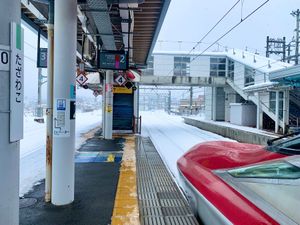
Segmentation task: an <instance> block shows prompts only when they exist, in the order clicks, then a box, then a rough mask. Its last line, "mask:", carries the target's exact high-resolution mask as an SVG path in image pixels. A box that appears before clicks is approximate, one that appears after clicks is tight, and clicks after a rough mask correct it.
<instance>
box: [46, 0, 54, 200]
mask: <svg viewBox="0 0 300 225" xmlns="http://www.w3.org/2000/svg"><path fill="white" fill-rule="evenodd" d="M53 60H54V0H50V1H49V19H48V63H47V69H48V71H47V72H48V74H47V110H46V115H47V128H46V179H45V201H46V202H50V201H51V185H52V138H53V135H52V132H53V130H52V126H53V123H52V121H53V63H54V61H53Z"/></svg>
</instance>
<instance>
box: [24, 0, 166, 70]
mask: <svg viewBox="0 0 300 225" xmlns="http://www.w3.org/2000/svg"><path fill="white" fill-rule="evenodd" d="M170 1H171V0H118V1H116V0H78V1H77V2H78V12H80V14H81V16H82V15H83V16H85V17H86V18H87V23H86V26H83V24H82V20H81V19H80V18H81V17H80V15H79V16H78V19H77V41H78V51H79V52H81V51H80V50H81V49H80V48H81V46H82V44H83V38H82V37H83V35H82V34H83V33H86V32H88V33H89V34H91V35H90V37H92V38H93V40H94V42H95V44H96V39H97V37H100V38H99V39H98V43H100V45H102V48H103V49H106V50H120V49H125V50H126V51H128V49H129V51H130V59H129V61H130V63H131V64H134V65H136V66H137V67H142V66H145V65H146V64H147V59H148V58H149V57H150V55H151V54H152V51H153V48H154V45H155V42H156V40H157V37H158V34H159V31H160V28H161V26H162V23H163V20H164V18H165V15H166V12H167V10H168V7H169V4H170ZM46 3H47V0H29V1H28V0H21V13H22V19H23V20H24V21H26V22H27V23H28V24H29V25H30V26H32V27H33V28H35V29H36V30H38V29H39V28H40V29H41V31H42V35H44V36H45V37H46V36H47V25H46V24H45V23H44V20H47V19H48V5H47V4H46ZM129 12H130V14H129ZM129 15H130V17H128V16H129ZM129 23H130V25H129ZM83 28H87V30H86V29H83ZM128 35H129V40H130V41H128ZM89 39H90V40H91V38H89ZM128 45H129V47H128ZM95 46H96V45H95ZM91 51H92V52H91V55H92V56H95V55H96V54H95V53H96V47H93V45H92V48H91ZM91 64H92V63H91Z"/></svg>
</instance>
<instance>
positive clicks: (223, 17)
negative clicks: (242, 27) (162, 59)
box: [188, 0, 241, 55]
mask: <svg viewBox="0 0 300 225" xmlns="http://www.w3.org/2000/svg"><path fill="white" fill-rule="evenodd" d="M240 1H241V0H238V1H237V2H236V3H235V4H234V5H233V6H232V7H231V8H230V9H229V10H228V11H227V12H226V13H225V14H224V15H223V16H222V17H221V19H219V21H218V22H217V23H216V24H215V25H214V26H213V27H212V28H211V29H210V30H209V31H208V32H207V33H206V34H205V35H204V36H203V37H202V38H201V39H200V41H198V42H197V44H196V45H195V46H194V47H193V48H192V49H191V50H190V52H189V53H188V55H189V54H190V53H191V52H192V51H193V50H194V49H195V48H197V46H198V45H199V44H200V43H202V41H203V40H204V39H205V38H206V37H207V36H208V35H209V34H210V33H211V32H212V31H213V30H214V29H215V28H216V27H217V26H218V25H219V23H221V22H222V20H223V19H225V17H226V16H227V15H228V14H229V13H230V12H231V11H232V10H233V9H234V8H235V6H236V5H237V4H238V3H239V2H240Z"/></svg>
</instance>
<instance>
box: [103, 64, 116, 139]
mask: <svg viewBox="0 0 300 225" xmlns="http://www.w3.org/2000/svg"><path fill="white" fill-rule="evenodd" d="M105 76H106V77H105V123H104V126H105V132H104V139H112V127H113V121H112V120H113V90H112V89H113V81H114V76H113V71H111V70H107V71H106V75H105Z"/></svg>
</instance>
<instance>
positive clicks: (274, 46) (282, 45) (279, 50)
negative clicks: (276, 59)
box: [266, 36, 286, 62]
mask: <svg viewBox="0 0 300 225" xmlns="http://www.w3.org/2000/svg"><path fill="white" fill-rule="evenodd" d="M285 52H286V38H285V37H283V38H277V39H275V38H270V37H269V36H267V45H266V57H267V58H269V57H270V54H275V55H282V61H283V62H285V60H286V53H285Z"/></svg>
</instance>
